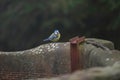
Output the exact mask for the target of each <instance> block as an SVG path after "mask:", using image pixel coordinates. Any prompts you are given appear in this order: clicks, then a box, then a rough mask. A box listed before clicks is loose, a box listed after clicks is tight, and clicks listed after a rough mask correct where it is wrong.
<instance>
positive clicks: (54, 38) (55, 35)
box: [43, 29, 61, 42]
mask: <svg viewBox="0 0 120 80" xmlns="http://www.w3.org/2000/svg"><path fill="white" fill-rule="evenodd" d="M60 37H61V34H60V32H59V30H57V29H56V30H54V32H53V33H52V34H51V35H50V36H49V37H48V38H46V39H44V40H43V41H52V42H56V41H58V40H59V39H60Z"/></svg>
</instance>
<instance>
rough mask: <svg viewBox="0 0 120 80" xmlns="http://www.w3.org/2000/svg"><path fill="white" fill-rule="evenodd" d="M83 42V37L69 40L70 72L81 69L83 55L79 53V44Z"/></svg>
mask: <svg viewBox="0 0 120 80" xmlns="http://www.w3.org/2000/svg"><path fill="white" fill-rule="evenodd" d="M84 40H85V37H78V36H77V37H74V38H72V39H70V56H71V72H74V71H76V70H78V69H83V59H82V57H83V55H82V54H81V52H80V49H79V44H80V43H82V42H83V41H84Z"/></svg>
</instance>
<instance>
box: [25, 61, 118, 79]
mask: <svg viewBox="0 0 120 80" xmlns="http://www.w3.org/2000/svg"><path fill="white" fill-rule="evenodd" d="M26 80H120V63H119V62H116V63H115V64H114V65H113V66H107V67H96V68H90V69H86V70H82V71H77V72H75V73H72V74H67V75H64V76H59V77H55V78H50V79H48V78H38V79H26Z"/></svg>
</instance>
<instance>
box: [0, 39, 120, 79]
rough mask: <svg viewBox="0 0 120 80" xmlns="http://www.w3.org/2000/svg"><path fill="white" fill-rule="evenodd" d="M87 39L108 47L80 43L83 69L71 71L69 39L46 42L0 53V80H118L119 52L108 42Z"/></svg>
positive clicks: (119, 70)
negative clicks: (66, 40)
mask: <svg viewBox="0 0 120 80" xmlns="http://www.w3.org/2000/svg"><path fill="white" fill-rule="evenodd" d="M87 40H90V41H93V42H95V43H96V42H97V43H98V44H102V45H104V46H105V47H106V48H107V49H106V48H105V49H104V48H102V47H101V46H98V45H97V46H96V45H94V44H90V43H87V42H84V43H82V44H80V51H81V52H82V54H83V56H82V57H83V64H84V70H82V71H77V72H75V73H72V74H70V73H71V67H70V65H71V64H70V43H69V42H63V43H48V44H44V45H40V46H38V47H36V48H33V49H29V50H24V51H16V52H0V79H1V80H75V79H77V80H98V79H99V80H114V79H115V80H118V79H119V78H120V77H119V75H120V64H119V61H120V52H119V51H117V50H114V45H113V43H112V42H110V41H106V40H99V39H86V41H87ZM93 67H99V68H93ZM89 68H92V69H89ZM61 75H64V76H61ZM57 76H59V77H57ZM50 77H55V78H50ZM48 78H50V79H48Z"/></svg>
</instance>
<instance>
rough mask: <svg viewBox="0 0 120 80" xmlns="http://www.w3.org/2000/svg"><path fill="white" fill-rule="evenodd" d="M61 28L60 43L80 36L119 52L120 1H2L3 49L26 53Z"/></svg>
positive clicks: (0, 46)
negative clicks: (111, 45)
mask: <svg viewBox="0 0 120 80" xmlns="http://www.w3.org/2000/svg"><path fill="white" fill-rule="evenodd" d="M54 29H59V30H60V32H61V34H62V37H61V39H60V42H63V41H68V40H69V39H70V38H72V37H74V36H76V35H81V36H86V37H96V38H102V39H107V40H111V41H113V42H114V43H115V46H116V48H117V49H120V42H119V41H120V36H119V34H120V31H119V30H120V0H0V50H3V51H15V50H24V49H29V48H32V47H36V46H38V45H41V44H44V42H43V41H42V40H43V39H44V38H46V37H47V36H49V35H50V34H51V33H52V32H53V31H54Z"/></svg>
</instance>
